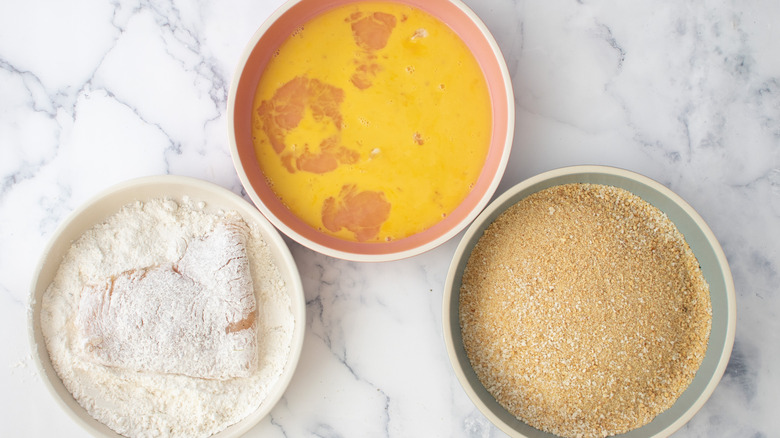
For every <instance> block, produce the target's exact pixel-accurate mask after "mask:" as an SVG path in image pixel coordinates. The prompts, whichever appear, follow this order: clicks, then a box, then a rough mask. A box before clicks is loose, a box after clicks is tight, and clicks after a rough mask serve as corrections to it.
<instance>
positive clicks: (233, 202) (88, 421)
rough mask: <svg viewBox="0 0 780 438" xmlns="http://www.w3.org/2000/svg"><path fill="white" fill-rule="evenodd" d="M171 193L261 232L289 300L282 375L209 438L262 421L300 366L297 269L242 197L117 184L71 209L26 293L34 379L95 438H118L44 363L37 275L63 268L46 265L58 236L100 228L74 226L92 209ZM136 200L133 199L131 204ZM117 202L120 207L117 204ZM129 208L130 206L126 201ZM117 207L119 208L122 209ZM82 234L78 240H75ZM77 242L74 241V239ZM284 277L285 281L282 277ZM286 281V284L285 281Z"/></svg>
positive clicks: (211, 189) (197, 188)
mask: <svg viewBox="0 0 780 438" xmlns="http://www.w3.org/2000/svg"><path fill="white" fill-rule="evenodd" d="M174 187H179V188H181V190H182V191H183V190H191V193H183V194H182V196H189V197H191V198H192V199H193V200H198V198H199V197H205V196H211V197H212V198H211V199H212V201H210V202H212V203H214V201H213V199H217V198H218V199H220V201H218V202H217V203H218V206H217V207H218V208H219V209H223V210H230V209H235V210H236V211H238V213H239V214H241V216H242V217H243V218H244V220H245V221H247V222H251V223H252V224H254V225H256V226H258V227H259V229H260V232H261V234H262V236H263V240H265V242H266V244H267V245H268V246H269V247H271V248H272V252H273V257H274V259H275V260H274V261H275V263H276V264H277V267H278V269H279V271H280V273H281V275H282V276H283V278H284V280H285V282H286V283H287V294H288V296H289V297H290V311H291V313H292V315H293V318H294V327H293V333H292V336H291V339H290V351H289V354H288V357H287V363H286V364H285V366H284V368H283V369H282V373H281V374H280V375H279V376H278V378H277V380H276V382H274V384H273V385H272V386H271V387H270V389H269V391H268V394H267V396H266V398H265V399H264V400H263V402H262V403H261V404H260V406H259V407H258V408H257V409H256V410H255V411H253V412H251V413H249V414H248V415H247V416H246V417H244V418H242V419H241V420H239V421H238V422H236V423H233V424H231V425H228V426H227V427H226V428H225V429H223V430H222V431H220V432H217V433H215V434H213V435H211V436H212V437H214V438H227V437H238V436H241V435H243V434H244V433H246V432H247V431H249V430H250V429H251V428H253V427H254V426H255V425H256V424H257V423H259V422H260V421H261V420H262V419H263V418H265V417H266V416H267V415H268V414H269V413H270V411H271V410H272V409H273V408H274V406H275V405H276V404H277V403H278V402H279V400H280V399H281V398H282V396H283V395H284V392H285V391H286V389H287V387H288V386H289V384H290V382H291V380H292V377H293V375H294V373H295V370H296V369H297V366H298V363H299V361H300V357H301V353H302V350H303V341H304V334H305V325H306V302H305V297H304V293H303V283H302V280H301V277H300V274H299V272H298V267H297V265H296V263H295V260H294V259H293V257H292V254H291V253H290V250H289V248H288V246H287V244H286V243H285V241H284V240H283V238H282V237H281V235H280V234H279V232H278V231H277V230H276V229H275V228H274V227H273V225H272V224H271V223H270V222H268V220H267V219H266V218H265V217H264V216H263V215H261V214H260V212H259V211H257V209H255V207H254V206H253V205H252V204H251V203H250V202H248V201H247V200H245V199H244V198H242V197H241V196H239V195H237V194H235V193H233V192H232V191H230V190H228V189H226V188H224V187H222V186H220V185H217V184H215V183H212V182H209V181H205V180H201V179H197V178H193V177H186V176H177V175H155V176H146V177H139V178H134V179H131V180H127V181H124V182H121V183H118V184H115V185H113V186H111V187H109V188H106V189H104V190H102V191H101V192H99V193H97V194H95V195H93V196H92V197H90V198H89V199H87V200H86V201H85V202H83V203H82V204H81V205H79V206H78V207H77V208H76V209H74V210H73V211H71V212H70V213H69V214H68V215H67V216H66V217H65V219H63V220H62V221H61V222H60V223H59V225H58V226H57V228H56V229H55V230H54V232H53V233H52V234H51V236H50V237H49V239H48V242H47V244H46V246H45V247H44V250H43V251H42V252H41V255H40V256H39V258H38V262H37V264H36V267H35V270H34V271H33V272H34V274H33V278H32V280H31V282H30V289H29V295H28V303H27V338H28V344H29V347H30V353H31V356H32V358H33V362H34V363H35V367H36V369H37V372H38V374H39V375H40V376H41V380H42V381H43V383H44V386H45V388H46V390H47V391H48V392H49V394H50V395H51V396H52V398H53V399H54V400H55V402H56V404H57V405H59V407H60V408H61V410H62V411H64V412H65V413H66V415H67V416H68V417H70V418H71V419H72V420H73V421H74V422H75V423H76V424H78V425H79V426H80V427H81V429H82V430H83V431H84V432H86V433H88V434H90V435H92V436H95V437H107V436H110V437H120V435H119V434H118V433H116V432H115V431H114V430H112V429H110V428H109V427H108V426H106V425H105V424H103V423H102V422H100V421H98V420H97V419H95V418H93V417H92V416H91V415H90V414H89V413H88V412H87V411H86V409H84V408H83V407H82V406H81V405H80V404H79V403H78V402H76V400H75V399H74V398H73V396H72V394H71V393H70V391H68V389H67V388H65V386H64V384H63V383H62V380H61V379H60V377H59V375H58V374H57V373H56V371H55V370H54V369H53V365H52V363H51V359H50V357H49V351H48V347H47V346H46V343H45V341H44V338H43V333H42V332H41V324H40V309H41V306H42V303H41V301H42V297H43V294H44V293H45V291H46V289H47V288H48V286H49V284H50V282H46V283H44V282H43V281H42V278H41V275H42V270H43V268H44V266H47V264H49V263H54V264H55V265H54V267H53V269H54V274H56V271H57V270H58V269H59V266H60V264H61V262H62V260H61V257H62V256H64V253H63V254H60V260H57V261H50V260H49V259H50V257H51V256H53V254H52V252H53V251H54V250H55V248H56V247H57V246H61V245H66V246H67V247H69V246H70V244H71V243H72V242H73V241H72V240H71V241H69V242H64V241H62V239H63V234H64V233H65V232H66V231H67V230H68V229H69V228H70V227H77V228H78V229H80V230H82V231H81V233H82V234H83V232H84V231H86V230H88V229H89V228H90V227H92V226H94V225H95V224H97V223H99V220H97V219H95V220H89V219H85V225H83V226H81V225H78V222H79V221H80V220H81V218H82V217H84V216H85V215H88V214H89V213H90V211H91V209H93V208H95V207H96V206H98V205H101V203H108V202H110V200H111V198H112V197H122V198H123V197H125V196H127V197H128V199H129V198H130V195H129V193H130V192H132V191H134V190H139V189H148V190H152V189H160V193H159V195H156V196H141V197H140V198H142V199H141V200H148V199H156V198H166V197H171V198H173V199H175V200H178V199H180V198H181V197H180V196H178V195H174V196H170V193H171V192H172V191H173V188H174ZM136 199H138V198H136ZM116 202H119V201H116ZM130 202H132V201H130ZM127 203H128V202H123V203H122V204H121V205H127ZM121 205H120V207H119V208H121ZM117 211H118V208H117V209H113V208H112V209H111V212H110V213H107V214H104V215H103V218H104V219H105V218H106V217H108V216H110V215H111V214H114V213H116V212H117ZM80 235H81V234H79V236H80ZM77 238H78V237H77ZM285 271H286V272H287V274H289V275H285ZM287 277H289V278H287Z"/></svg>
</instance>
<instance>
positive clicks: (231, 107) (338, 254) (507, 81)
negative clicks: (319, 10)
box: [227, 0, 515, 262]
mask: <svg viewBox="0 0 780 438" xmlns="http://www.w3.org/2000/svg"><path fill="white" fill-rule="evenodd" d="M301 1H304V0H288V1H286V2H285V3H284V4H282V5H281V6H280V7H279V8H278V9H276V11H274V13H273V14H271V16H270V17H268V19H266V20H265V21H264V22H263V23H262V25H261V26H260V27H259V28H258V29H257V31H255V33H254V35H253V36H252V38H251V39H250V40H249V42H248V43H247V45H246V46H245V48H244V51H243V52H242V53H241V57H240V58H239V62H238V64H237V66H236V69H235V71H234V73H233V78H232V81H231V85H230V89H229V91H228V101H227V118H228V138H229V145H230V155H231V157H232V159H233V165H234V167H235V169H236V172H237V173H238V177H239V179H240V180H241V184H242V185H243V186H244V190H245V192H246V193H247V195H248V196H249V197H250V198H251V199H252V202H254V204H255V205H256V206H257V208H258V209H259V210H260V211H261V212H262V213H263V215H264V216H265V217H266V218H267V219H268V220H269V221H270V222H271V223H273V224H274V226H276V227H277V228H278V229H279V230H281V231H282V233H284V234H285V235H287V236H289V237H290V238H292V239H293V240H295V241H296V242H298V243H300V244H301V245H303V246H305V247H307V248H309V249H311V250H314V251H316V252H319V253H321V254H325V255H327V256H330V257H335V258H339V259H343V260H349V261H357V262H385V261H394V260H401V259H404V258H408V257H413V256H416V255H419V254H422V253H424V252H427V251H429V250H431V249H433V248H436V247H438V246H439V245H441V244H443V243H444V242H447V241H448V240H450V239H452V238H453V237H454V236H455V235H457V234H458V233H460V232H461V231H463V229H465V228H466V227H467V226H468V225H469V224H470V223H471V222H472V221H473V220H474V219H475V218H476V217H477V216H478V215H479V213H480V212H481V211H482V209H483V208H485V206H486V205H487V204H488V202H490V199H491V198H492V196H493V194H494V193H495V191H496V189H497V188H498V185H499V183H500V182H501V178H502V177H503V175H504V172H505V170H506V166H507V164H508V162H509V154H510V152H511V150H512V144H513V142H514V128H515V106H514V91H513V90H514V89H513V87H512V78H511V75H510V74H509V69H508V67H507V65H506V60H505V58H504V55H503V53H502V52H501V48H500V47H499V46H498V43H497V42H496V40H495V38H494V37H493V35H492V33H491V32H490V30H489V29H488V27H487V25H485V23H484V22H483V21H482V19H480V18H479V16H477V14H476V13H475V12H474V11H473V10H471V8H469V7H468V6H467V5H466V4H465V3H463V2H462V1H461V0H449V2H450V3H452V4H453V5H454V6H456V7H457V8H458V9H460V10H461V11H462V12H463V13H464V14H465V15H466V16H468V17H469V19H470V20H471V21H472V22H473V23H474V25H475V26H476V27H477V28H478V29H479V30H480V32H481V33H482V35H483V36H484V38H485V40H486V41H487V43H488V45H489V46H490V48H491V49H492V51H493V55H494V56H495V58H496V62H497V64H498V66H499V69H500V71H501V77H502V79H503V84H502V85H503V89H504V91H505V98H506V100H507V133H506V138H505V139H504V145H503V152H502V155H501V158H500V161H499V164H498V168H497V169H496V173H495V175H493V178H492V180H491V182H490V184H489V186H488V189H487V190H486V191H485V193H484V194H483V195H482V197H481V198H480V200H479V202H478V203H477V205H476V206H475V207H474V208H473V209H472V211H471V212H469V214H468V215H467V216H466V217H465V218H464V219H463V220H462V221H461V222H460V223H458V224H456V225H455V226H454V227H452V228H451V229H450V230H448V231H447V232H445V233H443V234H442V235H441V236H438V237H437V238H435V239H433V240H431V241H429V242H426V243H425V244H423V245H420V246H417V247H415V248H411V249H407V250H402V251H397V252H389V253H382V254H358V253H353V252H347V251H342V250H338V249H334V248H330V247H328V246H325V245H322V244H320V243H317V242H314V241H312V240H310V239H308V238H307V237H305V236H303V235H301V234H300V233H298V232H297V231H295V230H293V229H292V228H291V227H290V226H288V225H287V224H285V223H284V222H283V221H282V220H280V219H279V218H277V217H276V215H274V214H273V212H272V211H271V210H270V209H269V208H268V207H267V206H266V205H265V204H264V203H263V201H262V199H260V197H259V196H258V195H257V194H256V193H255V191H254V190H251V187H252V185H251V182H250V181H249V177H248V176H247V174H246V171H245V170H244V168H243V166H242V165H241V159H240V157H239V155H238V143H237V140H236V134H235V130H234V129H233V126H234V124H233V120H234V118H235V101H236V93H237V91H238V82H239V79H240V78H241V75H242V72H243V69H244V66H245V65H246V63H247V61H248V60H249V56H250V54H251V53H252V50H253V49H254V48H255V46H256V45H257V43H258V41H260V38H262V36H263V35H264V34H265V33H266V31H268V29H269V28H270V27H271V26H272V25H273V23H274V22H276V20H278V19H279V17H281V16H282V15H284V14H285V13H286V12H287V11H288V10H290V9H291V8H292V7H293V6H295V5H296V4H298V3H300V2H301Z"/></svg>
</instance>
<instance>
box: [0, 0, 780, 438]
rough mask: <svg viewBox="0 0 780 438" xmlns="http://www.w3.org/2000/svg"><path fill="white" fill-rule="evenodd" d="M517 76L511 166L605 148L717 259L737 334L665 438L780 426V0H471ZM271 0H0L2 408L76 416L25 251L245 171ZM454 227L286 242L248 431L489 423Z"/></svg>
mask: <svg viewBox="0 0 780 438" xmlns="http://www.w3.org/2000/svg"><path fill="white" fill-rule="evenodd" d="M466 3H467V4H469V5H470V6H471V7H472V8H473V9H474V10H475V12H477V14H478V15H479V16H480V17H481V18H482V19H483V20H484V21H485V23H486V24H487V26H488V27H489V28H490V30H491V31H492V32H493V34H494V35H495V38H496V39H497V41H498V43H499V45H500V47H501V49H502V51H503V53H504V56H505V58H506V61H507V64H508V66H509V70H510V72H511V74H512V77H513V83H514V87H515V103H516V108H517V126H516V136H515V141H514V146H513V150H512V155H511V158H510V161H509V165H508V168H507V171H506V174H505V176H504V177H503V179H502V182H501V184H500V186H499V189H498V192H497V193H501V192H502V191H504V190H505V189H507V188H508V187H510V186H512V185H514V184H516V183H518V182H520V181H522V180H523V179H525V178H528V177H530V176H533V175H535V174H538V173H540V172H543V171H546V170H549V169H553V168H557V167H561V166H567V165H574V164H605V165H613V166H618V167H622V168H625V169H629V170H632V171H635V172H639V173H642V174H644V175H646V176H649V177H651V178H653V179H655V180H657V181H659V182H661V183H663V184H665V185H666V186H668V187H669V188H671V189H672V190H674V191H675V192H677V193H678V194H680V195H681V196H682V197H683V198H684V199H685V200H687V201H688V202H689V203H690V204H691V205H692V206H693V207H694V208H695V209H696V210H697V211H698V212H699V213H700V214H701V215H702V216H703V217H704V219H705V220H706V221H707V222H708V224H709V225H710V227H711V228H712V229H713V231H714V233H715V235H716V236H717V238H718V239H719V241H720V243H721V245H722V246H723V249H724V251H725V253H726V256H727V257H728V260H729V262H730V265H731V270H732V273H733V275H734V280H735V284H736V292H737V306H738V326H737V334H736V343H735V345H734V350H733V354H732V357H731V361H730V363H729V366H728V369H727V370H726V373H725V375H724V376H723V379H722V381H721V383H720V385H719V386H718V388H717V389H716V390H715V392H714V394H713V395H712V397H711V398H710V399H709V401H708V402H707V403H706V404H705V405H704V407H703V408H702V409H701V411H700V412H699V413H698V414H697V415H696V416H694V417H693V419H692V420H691V421H690V422H689V423H688V424H687V425H686V426H684V427H683V428H682V429H681V430H679V431H678V432H677V433H676V434H675V436H676V437H720V436H723V437H755V438H765V437H776V436H780V415H777V406H778V405H780V373H778V368H777V365H776V364H777V363H780V315H779V313H780V290H779V288H780V286H778V285H779V284H780V50H778V46H777V43H778V41H780V25H778V23H780V2H774V1H771V0H763V1H761V0H759V1H750V2H735V1H726V0H710V1H685V2H680V1H676V0H652V1H651V0H637V1H632V2H612V1H603V0H580V1H574V0H553V1H523V0H490V1H480V0H467V1H466ZM280 4H281V0H273V1H249V0H229V1H214V0H203V1H197V2H195V1H186V0H175V1H165V0H151V1H149V0H143V1H133V0H114V1H110V2H107V1H102V0H73V1H53V0H50V1H44V0H32V1H24V2H10V1H5V2H0V181H1V182H0V339H2V350H0V387H2V388H3V390H2V391H0V424H1V425H2V431H1V432H0V435H3V436H41V437H43V436H60V437H76V436H82V435H83V431H82V430H80V429H79V428H78V426H77V425H76V424H75V423H74V422H73V421H71V419H70V418H69V417H68V416H66V415H65V414H64V413H63V412H62V411H61V410H60V408H59V407H58V405H57V404H56V403H55V401H54V400H53V399H52V397H51V396H50V395H49V394H48V393H47V392H46V390H45V388H44V385H43V383H42V380H41V378H40V377H39V376H38V375H37V372H36V368H35V365H34V363H33V359H32V357H31V354H30V350H29V346H28V342H27V333H26V331H27V326H26V317H27V306H28V303H27V300H28V294H29V286H30V282H31V279H32V277H33V275H34V269H35V265H36V263H37V261H38V258H39V257H40V255H41V252H42V250H43V248H44V246H45V245H46V243H47V241H48V239H49V238H50V237H51V235H52V233H53V232H54V230H55V228H56V227H57V225H58V224H59V223H60V222H61V221H62V220H63V219H64V218H65V217H66V215H67V214H68V213H70V212H71V211H73V210H74V209H75V208H76V207H78V206H79V205H80V204H81V203H83V202H84V201H85V200H87V199H88V198H90V197H91V196H92V195H94V194H96V193H98V192H100V191H102V190H103V189H105V188H107V187H109V186H111V185H114V184H116V183H118V182H121V181H124V180H127V179H131V178H134V177H139V176H146V175H156V174H167V173H169V174H177V175H186V176H193V177H197V178H201V179H205V180H208V181H212V182H214V183H217V184H219V185H221V186H224V187H226V188H229V189H230V190H232V191H234V192H236V193H241V184H240V182H239V179H238V176H237V175H236V172H235V170H234V168H233V164H232V161H231V157H230V152H229V148H228V144H227V142H228V140H227V120H226V100H227V93H228V88H229V86H230V81H231V78H232V75H233V72H234V69H235V65H236V63H237V61H238V57H239V54H240V53H241V51H242V50H243V48H244V45H245V44H246V42H247V41H248V40H249V38H250V37H251V35H252V34H253V33H254V32H255V30H256V29H257V28H258V27H259V26H260V24H261V23H262V22H263V21H264V20H265V18H266V17H268V16H269V15H270V14H271V13H272V12H273V11H274V10H275V8H276V7H278V6H279V5H280ZM459 237H460V236H458V237H456V238H454V239H452V240H451V241H449V242H447V243H445V244H443V245H442V246H440V247H438V248H436V249H434V250H432V251H430V252H427V253H425V254H422V255H419V256H416V257H413V258H410V259H406V260H402V261H398V262H389V263H374V264H361V263H353V262H347V261H342V260H337V259H332V258H329V257H326V256H323V255H320V254H317V253H314V252H312V251H310V250H308V249H306V248H304V247H302V246H300V245H298V244H296V243H294V242H290V248H291V251H292V253H293V255H294V258H295V260H296V262H297V264H298V268H299V269H300V272H301V273H302V276H303V284H304V288H305V293H306V299H307V302H308V305H307V313H308V317H307V327H306V340H305V344H304V348H303V353H302V358H301V363H300V365H299V368H298V371H297V373H296V374H295V376H294V378H293V380H292V382H291V384H290V386H289V389H288V391H287V392H286V395H285V396H284V398H283V399H282V400H281V402H280V403H279V404H278V406H277V407H276V408H275V409H274V410H273V411H272V412H271V415H270V416H269V417H267V418H266V419H265V420H263V421H262V422H261V423H260V424H259V425H258V426H257V427H256V428H255V429H253V430H252V431H251V432H250V433H249V434H248V435H247V436H263V437H282V436H288V437H310V436H317V437H365V436H372V437H381V436H387V437H410V436H420V437H461V436H463V437H465V436H468V437H499V436H503V434H502V433H501V432H500V431H499V430H498V429H497V428H496V427H494V426H492V425H491V424H490V423H489V421H488V420H487V419H486V418H485V417H483V416H482V415H481V414H480V413H479V411H477V409H476V408H475V407H474V406H473V405H472V404H471V402H470V401H469V399H468V397H467V396H466V394H465V392H464V391H463V390H462V389H461V387H460V385H459V384H458V382H457V380H456V378H455V375H454V373H453V371H452V369H451V367H450V364H449V361H448V359H447V355H446V351H445V348H444V342H443V338H442V331H441V299H442V289H443V285H444V279H445V274H446V271H447V267H448V265H449V262H450V258H451V257H452V255H453V253H454V250H455V247H456V245H457V242H458V238H459Z"/></svg>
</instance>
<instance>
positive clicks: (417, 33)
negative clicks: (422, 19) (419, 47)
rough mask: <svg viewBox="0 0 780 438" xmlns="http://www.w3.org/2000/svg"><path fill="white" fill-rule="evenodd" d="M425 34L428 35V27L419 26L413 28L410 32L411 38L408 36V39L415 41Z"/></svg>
mask: <svg viewBox="0 0 780 438" xmlns="http://www.w3.org/2000/svg"><path fill="white" fill-rule="evenodd" d="M427 36H428V29H426V28H424V27H421V28H419V29H417V30H415V31H414V33H413V34H412V36H411V38H409V39H410V40H412V41H415V40H418V39H421V38H425V37H427Z"/></svg>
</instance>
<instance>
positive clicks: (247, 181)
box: [228, 0, 515, 261]
mask: <svg viewBox="0 0 780 438" xmlns="http://www.w3.org/2000/svg"><path fill="white" fill-rule="evenodd" d="M396 1H397V2H398V3H401V4H406V5H410V6H413V7H416V8H418V9H421V10H423V11H425V12H427V13H429V14H431V15H433V16H434V17H437V18H438V19H439V20H441V21H442V22H444V23H445V24H447V25H448V26H449V27H450V28H451V29H452V30H453V31H454V32H455V33H456V34H457V35H458V36H460V38H461V39H462V40H463V41H464V43H465V44H466V45H467V46H468V48H469V49H470V50H471V52H472V53H473V54H474V56H475V58H476V60H477V62H478V63H479V65H480V67H481V68H482V72H483V74H484V76H485V79H486V82H487V85H488V90H489V93H490V99H491V105H492V112H493V126H492V139H491V144H490V147H489V150H488V155H487V159H486V161H485V165H484V167H483V169H482V172H481V173H480V176H479V178H478V180H477V182H476V184H475V185H474V188H473V189H472V190H471V192H470V193H469V195H468V196H467V197H466V198H465V199H464V200H463V202H462V203H461V204H460V205H459V206H458V207H457V208H456V209H455V210H454V211H453V212H452V213H450V214H449V215H447V217H446V218H444V219H442V220H441V221H440V222H439V223H437V224H436V225H434V226H432V227H430V228H428V229H426V230H424V231H422V232H420V233H417V234H415V235H412V236H409V237H406V238H403V239H399V240H394V241H390V242H381V243H374V242H371V243H367V242H352V241H347V240H342V239H339V238H336V237H333V236H330V235H327V234H325V233H322V232H320V231H318V230H317V229H315V228H313V227H311V226H309V225H308V224H306V223H305V222H304V221H303V220H302V219H300V218H298V217H297V216H296V215H295V214H293V213H292V212H291V211H290V210H289V209H288V208H287V207H285V206H284V204H283V203H282V202H281V201H280V200H279V199H278V197H277V196H276V194H275V193H274V192H273V190H272V189H271V188H270V187H269V185H268V183H267V180H266V178H265V176H264V175H263V172H262V170H261V168H260V165H259V163H258V162H257V159H256V157H255V149H254V144H253V142H252V104H253V99H254V95H255V89H256V87H257V83H258V81H259V79H260V76H261V75H262V73H263V70H264V68H265V67H266V65H267V63H268V61H269V59H270V58H271V56H272V55H273V53H274V51H276V50H277V48H278V47H279V46H280V45H281V44H282V43H283V42H284V41H285V40H286V39H287V37H288V36H290V34H291V33H292V32H293V31H294V30H295V29H296V28H298V27H299V26H301V25H303V24H304V23H306V22H307V21H309V20H311V19H312V18H314V17H315V16H317V15H318V14H321V13H323V12H325V11H327V10H329V9H332V8H335V7H338V6H341V5H344V4H348V3H355V2H356V0H293V1H288V2H287V3H285V4H284V5H282V6H281V7H280V8H279V9H278V10H277V11H276V12H275V13H274V14H273V15H272V16H271V17H270V18H268V20H266V21H265V23H263V25H262V26H261V27H260V28H259V29H258V30H257V32H256V33H255V34H254V36H253V37H252V39H251V40H250V41H249V43H248V44H247V46H246V49H245V50H244V52H243V54H242V56H241V59H240V61H239V64H238V68H237V70H236V74H235V76H234V78H233V82H232V84H231V88H230V93H229V96H228V120H229V136H230V146H231V154H232V157H233V163H234V165H235V167H236V171H237V172H238V175H239V177H240V179H241V183H242V184H243V185H244V188H245V189H246V191H247V193H248V194H249V197H250V198H251V199H252V201H253V202H254V203H255V205H256V206H257V207H258V209H259V210H260V211H261V212H262V213H263V215H265V216H266V217H267V218H268V220H269V221H270V222H271V223H272V224H274V226H276V227H277V228H278V229H279V230H281V231H282V232H283V233H284V234H286V235H287V236H289V237H290V238H292V239H293V240H295V241H297V242H298V243H300V244H302V245H304V246H306V247H308V248H310V249H313V250H315V251H318V252H321V253H323V254H326V255H329V256H332V257H337V258H342V259H347V260H355V261H387V260H397V259H401V258H405V257H410V256H414V255H417V254H420V253H422V252H425V251H428V250H430V249H432V248H434V247H436V246H438V245H440V244H442V243H444V242H446V241H447V240H449V239H450V238H452V237H453V236H455V235H456V234H457V233H458V232H460V231H462V230H463V229H464V228H465V227H466V226H468V225H469V224H470V223H471V221H472V220H474V218H476V216H477V215H478V214H479V212H480V211H481V210H482V209H483V208H484V207H485V206H486V205H487V203H488V201H489V200H490V198H491V197H492V195H493V193H494V192H495V190H496V188H497V187H498V183H499V181H500V180H501V177H502V176H503V173H504V170H505V168H506V164H507V161H508V159H509V153H510V150H511V147H512V138H513V133H514V120H515V115H514V98H513V91H512V83H511V79H510V77H509V72H508V70H507V67H506V63H505V61H504V58H503V56H502V54H501V51H500V49H499V47H498V45H497V44H496V42H495V40H494V39H493V37H492V35H491V34H490V32H489V31H488V29H487V27H486V26H485V25H484V23H482V21H481V20H480V19H479V18H478V17H477V16H476V14H474V12H473V11H471V10H470V9H469V8H468V7H467V6H466V5H464V4H463V3H462V2H460V1H459V0H396Z"/></svg>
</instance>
